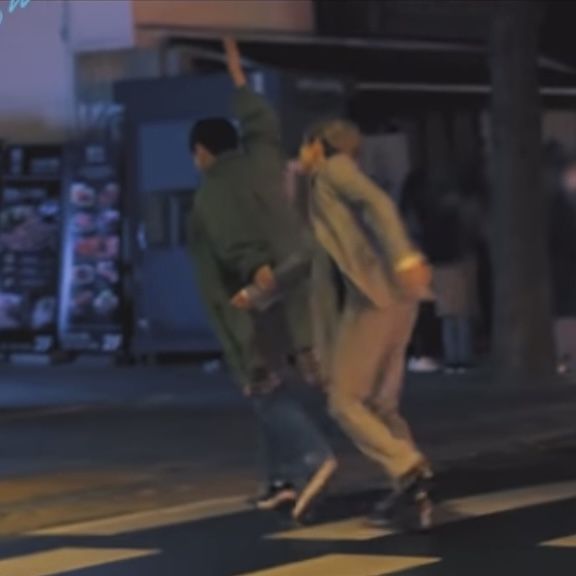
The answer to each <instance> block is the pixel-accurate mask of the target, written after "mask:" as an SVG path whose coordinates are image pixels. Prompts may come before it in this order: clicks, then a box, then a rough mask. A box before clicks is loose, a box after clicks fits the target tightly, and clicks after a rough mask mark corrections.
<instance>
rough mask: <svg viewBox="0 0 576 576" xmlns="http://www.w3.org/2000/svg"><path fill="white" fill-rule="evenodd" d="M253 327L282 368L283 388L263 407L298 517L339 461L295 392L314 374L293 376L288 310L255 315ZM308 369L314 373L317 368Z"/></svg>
mask: <svg viewBox="0 0 576 576" xmlns="http://www.w3.org/2000/svg"><path fill="white" fill-rule="evenodd" d="M254 325H255V328H256V332H257V343H258V346H259V350H260V351H262V353H263V354H264V355H265V357H266V358H267V359H268V361H269V363H270V365H271V366H279V367H278V369H277V371H278V372H279V373H280V374H281V380H282V385H281V386H280V387H279V388H278V389H277V390H274V393H273V394H272V395H271V396H269V397H268V398H266V401H265V403H264V405H265V406H266V408H267V410H268V412H269V413H270V419H271V422H270V426H272V427H274V429H275V436H276V437H278V438H279V441H278V442H279V443H280V444H281V447H279V446H278V442H277V443H276V444H275V446H276V448H275V449H276V450H277V451H278V452H279V453H280V454H281V456H280V458H282V459H283V465H282V468H283V469H289V470H290V474H289V478H290V480H291V482H292V483H293V484H294V486H295V487H296V488H297V490H298V492H299V497H298V501H297V502H296V506H295V508H294V515H295V516H299V515H301V514H302V513H303V512H304V511H305V509H306V508H307V507H308V506H309V504H310V503H311V501H312V500H313V499H314V498H315V497H316V496H317V494H318V493H319V491H320V490H322V488H323V487H324V485H325V483H326V482H327V481H328V479H329V478H330V477H331V476H332V474H333V473H334V471H335V469H336V461H335V458H334V455H333V452H332V450H331V448H330V446H329V444H328V442H327V440H326V439H325V437H324V435H323V433H322V432H321V430H320V428H319V427H318V426H317V425H316V423H315V422H314V421H313V420H312V418H311V416H310V415H309V414H308V413H307V412H306V410H305V409H304V407H303V403H302V402H301V398H298V394H297V392H296V389H297V388H303V387H305V384H304V382H302V381H301V380H303V379H304V378H307V377H308V378H311V377H315V374H313V373H312V374H310V373H306V374H304V373H298V372H297V371H296V372H294V371H293V370H291V369H290V368H289V367H288V365H287V362H286V360H287V358H288V357H289V356H290V353H291V352H292V351H293V342H292V339H291V338H290V330H289V327H288V325H287V318H286V314H285V310H284V309H283V308H282V306H280V305H278V306H275V307H273V308H270V309H269V310H268V311H267V312H266V313H264V314H255V315H254ZM309 360H310V358H309ZM309 368H310V369H311V370H312V372H314V370H315V367H314V366H310V367H309ZM296 380H298V381H299V382H296ZM300 392H302V391H301V390H300Z"/></svg>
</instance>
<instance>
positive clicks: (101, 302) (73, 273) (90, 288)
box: [60, 143, 123, 352]
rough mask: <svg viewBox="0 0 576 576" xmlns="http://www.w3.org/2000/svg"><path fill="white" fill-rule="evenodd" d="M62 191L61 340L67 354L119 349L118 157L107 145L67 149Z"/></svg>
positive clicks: (121, 334)
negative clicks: (63, 206) (70, 352)
mask: <svg viewBox="0 0 576 576" xmlns="http://www.w3.org/2000/svg"><path fill="white" fill-rule="evenodd" d="M69 171H70V173H69V177H68V178H67V183H66V187H65V215H64V234H65V240H64V255H63V263H62V289H61V304H60V341H61V345H62V347H63V348H64V349H68V350H100V351H107V352H115V351H119V350H120V349H121V348H122V346H123V330H122V278H121V254H120V252H121V245H120V242H121V228H122V222H121V217H122V215H121V200H122V188H121V184H120V180H119V175H118V169H117V163H116V156H115V154H114V151H113V149H112V147H111V146H109V145H107V144H104V143H103V144H98V143H93V144H82V145H76V146H74V147H73V148H71V150H70V155H69Z"/></svg>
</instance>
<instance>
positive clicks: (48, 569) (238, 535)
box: [0, 451, 576, 576]
mask: <svg viewBox="0 0 576 576" xmlns="http://www.w3.org/2000/svg"><path fill="white" fill-rule="evenodd" d="M575 455H576V452H572V451H558V452H555V453H550V454H547V455H544V456H542V457H540V458H536V459H535V460H533V459H531V458H530V457H529V455H526V456H524V457H522V458H521V459H519V460H518V461H516V462H510V461H506V460H502V459H494V460H491V461H485V462H483V463H482V464H476V465H474V466H470V467H463V468H461V469H458V470H457V469H454V470H453V471H451V472H447V473H446V474H444V475H443V476H441V477H440V478H439V492H438V499H439V504H438V506H437V511H436V522H437V525H436V527H435V528H434V529H433V530H432V531H431V532H429V533H427V534H397V533H394V532H391V531H386V530H373V529H367V528H366V527H365V525H364V524H363V522H362V514H363V512H364V511H365V510H366V509H367V507H368V506H369V505H370V503H371V502H372V501H373V498H374V496H375V495H374V494H353V495H349V496H338V497H332V498H331V499H329V500H328V501H327V502H326V503H325V504H324V506H323V508H322V509H321V520H319V521H318V522H317V523H316V524H314V525H312V526H307V527H305V528H298V527H297V528H294V527H292V526H290V525H289V523H288V522H287V521H286V519H285V518H282V517H281V516H278V515H273V514H272V515H271V514H261V513H257V512H254V511H252V510H250V509H249V508H248V507H247V505H246V504H245V499H244V495H238V497H227V498H219V499H214V500H209V501H200V502H194V503H190V504H184V505H178V506H173V507H165V508H162V509H158V510H154V511H149V512H141V513H137V514H132V515H127V516H121V517H115V518H110V519H101V520H96V521H92V522H88V523H84V524H77V525H72V526H64V527H60V528H52V529H49V530H45V531H40V532H33V533H28V534H24V535H21V536H20V537H18V538H16V539H10V540H5V541H4V542H3V543H1V544H0V574H2V575H3V576H4V575H5V576H56V575H63V576H64V575H66V576H160V575H163V576H165V575H170V576H384V575H387V574H397V575H399V576H408V575H410V576H432V575H435V576H436V575H441V576H463V575H466V576H476V575H478V576H480V575H482V576H486V575H492V574H493V575H501V574H502V575H507V574H522V575H523V576H532V575H534V576H536V575H538V576H541V575H542V574H551V575H554V576H562V575H566V576H573V575H574V574H575V573H576V480H575V478H576V475H575V474H574V465H573V464H572V462H573V461H574V456H575Z"/></svg>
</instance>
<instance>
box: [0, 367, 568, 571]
mask: <svg viewBox="0 0 576 576" xmlns="http://www.w3.org/2000/svg"><path fill="white" fill-rule="evenodd" d="M160 374H162V375H163V378H160ZM2 375H3V378H4V380H5V381H6V382H13V387H10V386H8V385H6V386H5V387H4V397H3V401H4V403H5V404H6V405H9V404H12V405H13V406H12V408H11V409H6V410H5V411H4V413H3V414H2V415H1V418H0V422H1V424H2V425H1V427H0V440H1V442H2V445H3V446H4V448H3V461H2V463H1V464H2V470H3V480H2V481H1V482H0V502H1V504H2V511H3V513H2V515H1V516H0V533H1V534H2V535H3V538H2V542H1V545H0V574H6V575H8V574H9V575H11V576H12V575H14V576H20V575H22V576H41V575H42V576H52V575H54V576H56V575H60V574H63V575H64V574H66V575H69V574H73V575H79V576H80V575H81V576H84V575H86V576H92V575H94V576H101V575H102V576H104V575H106V576H108V575H113V576H116V575H118V576H148V575H150V576H152V575H156V574H170V575H174V576H180V575H187V576H189V575H191V574H194V575H202V576H244V575H246V576H247V575H258V576H284V575H286V576H309V575H316V574H331V575H334V576H336V575H337V576H380V575H385V574H401V575H402V574H406V575H408V574H410V575H412V574H413V575H416V576H420V575H422V576H426V575H432V574H439V575H442V576H452V575H454V576H456V575H460V574H478V575H481V574H482V575H484V574H486V573H489V572H493V573H495V574H498V573H499V572H498V570H499V569H501V567H502V566H506V570H512V571H513V572H517V573H523V574H528V575H531V574H534V575H536V574H541V573H542V571H544V570H549V571H550V572H551V573H553V574H559V575H562V574H567V575H568V574H573V570H574V568H575V567H576V551H575V550H573V549H572V546H574V544H575V540H576V539H575V537H574V535H575V534H576V513H575V512H576V482H574V477H576V464H574V462H576V458H575V455H576V438H574V436H573V432H572V414H573V410H574V405H575V403H576V389H574V388H573V385H571V384H566V385H562V386H557V387H552V388H550V389H549V390H538V389H532V390H530V389H525V390H523V392H522V394H519V393H518V391H517V390H514V389H513V388H510V389H504V390H502V389H497V388H494V387H492V388H491V387H487V386H485V384H484V381H483V378H482V377H480V376H471V377H468V378H457V379H450V378H446V377H443V376H421V377H412V378H411V379H410V380H409V383H410V385H409V386H408V391H407V392H408V393H407V396H406V411H407V414H409V415H410V417H411V418H412V420H413V421H414V423H415V430H416V433H417V434H418V437H422V438H423V441H424V442H423V445H424V447H425V449H426V451H427V453H429V454H430V456H431V457H432V458H433V460H434V462H435V464H437V466H438V477H437V480H436V486H437V494H435V498H436V499H437V500H438V505H437V508H436V512H435V516H436V518H435V520H436V523H437V525H436V526H435V527H434V529H433V530H432V531H431V532H429V533H424V534H405V535H400V534H394V533H392V532H391V531H389V530H382V529H373V528H370V527H368V526H367V525H366V524H365V522H364V519H363V518H364V515H365V514H366V513H367V512H368V511H369V510H370V506H371V505H372V504H374V502H375V501H376V498H377V497H378V495H379V494H378V493H379V491H381V490H379V488H380V487H379V486H378V482H379V477H380V475H379V474H378V471H377V470H376V469H375V468H374V467H373V466H369V465H368V464H367V462H366V460H365V459H364V458H362V457H361V456H360V455H359V454H358V453H357V452H356V451H355V450H354V449H353V448H352V447H351V446H350V445H349V444H348V443H347V442H345V441H344V439H343V438H342V437H341V436H340V435H339V434H338V432H337V430H335V429H334V428H331V423H330V422H329V421H327V422H326V425H327V426H328V428H329V429H330V433H331V435H332V437H333V438H334V441H335V443H336V445H337V446H338V457H339V459H340V470H339V473H338V475H337V477H336V478H335V482H334V485H333V486H332V487H331V489H330V490H329V496H328V498H327V500H326V501H325V502H323V503H322V504H321V505H320V506H319V507H318V510H317V516H316V518H315V520H314V522H312V523H311V524H310V525H306V526H297V527H295V526H293V525H292V524H291V523H290V522H289V521H288V519H287V518H286V517H285V516H283V515H281V514H274V513H262V512H256V511H254V510H253V509H252V507H251V505H249V504H248V500H249V499H250V498H251V497H252V496H253V495H254V494H255V493H256V491H257V489H258V454H257V453H256V452H255V450H254V446H255V444H256V440H255V434H256V430H255V428H254V423H253V420H252V416H251V413H250V411H249V409H248V408H247V406H246V405H245V403H244V401H243V400H242V399H241V398H239V397H238V396H237V395H235V394H234V391H233V389H231V388H230V386H229V384H228V381H227V377H226V374H225V373H213V374H205V373H203V372H202V371H201V370H199V369H197V370H196V369H188V368H178V367H172V368H170V367H158V368H147V369H140V370H131V369H124V370H119V369H111V368H102V367H100V368H98V367H86V368H75V369H74V368H67V367H63V368H54V369H53V375H54V377H53V380H51V386H50V387H49V388H42V386H44V384H43V383H42V384H41V381H42V380H41V379H42V378H43V371H42V369H41V368H37V369H35V368H30V369H11V370H10V369H8V370H6V369H4V370H3V371H2ZM79 383H81V385H79ZM75 384H76V389H75V391H74V390H73V388H74V385H75ZM11 388H13V389H12V393H11ZM48 391H49V392H50V393H49V394H48ZM141 392H143V393H142V394H141ZM63 397H66V398H68V399H69V401H70V402H71V403H70V404H63V403H62V398H63ZM31 399H34V401H35V403H31ZM224 423H226V426H224ZM206 438H209V439H210V442H209V443H206V442H205V439H206Z"/></svg>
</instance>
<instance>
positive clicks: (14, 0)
mask: <svg viewBox="0 0 576 576" xmlns="http://www.w3.org/2000/svg"><path fill="white" fill-rule="evenodd" d="M31 1H32V0H10V3H9V4H8V14H12V13H13V12H15V11H16V10H17V9H18V8H26V6H28V4H30V2H31ZM3 21H4V10H3V9H2V6H0V24H2V22H3Z"/></svg>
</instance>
